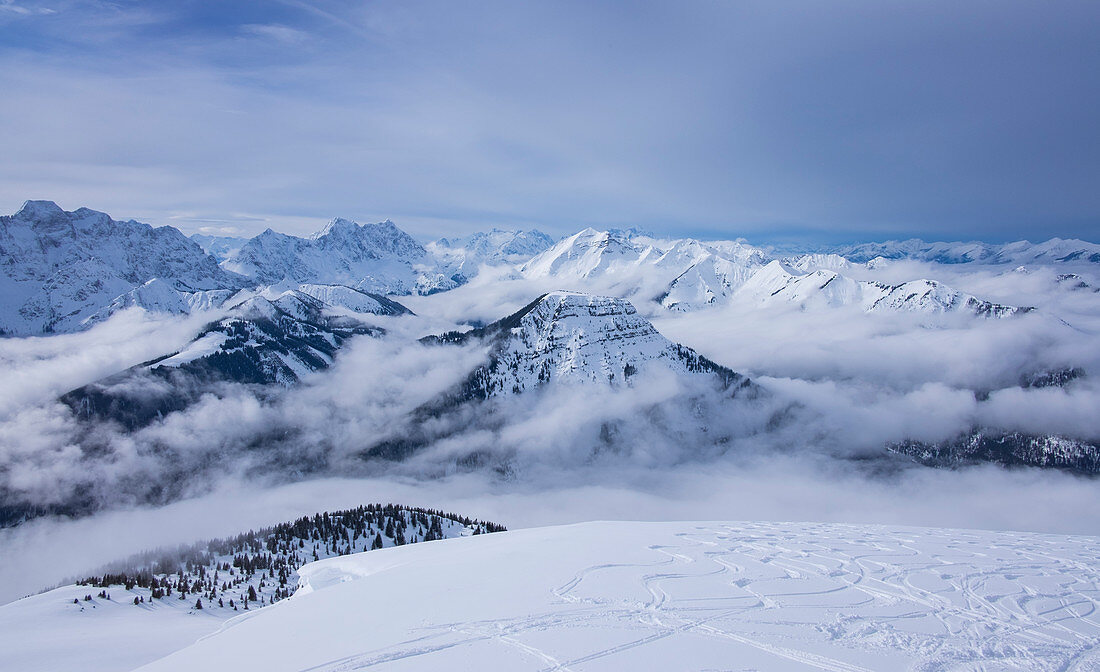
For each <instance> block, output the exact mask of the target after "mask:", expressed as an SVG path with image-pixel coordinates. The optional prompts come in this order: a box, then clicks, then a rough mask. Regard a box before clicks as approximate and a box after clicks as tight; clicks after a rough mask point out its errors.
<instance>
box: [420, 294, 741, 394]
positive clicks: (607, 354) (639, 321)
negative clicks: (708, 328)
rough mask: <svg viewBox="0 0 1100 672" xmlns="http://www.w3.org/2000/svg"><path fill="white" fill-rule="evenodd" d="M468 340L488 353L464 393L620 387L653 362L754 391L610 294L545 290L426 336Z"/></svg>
mask: <svg viewBox="0 0 1100 672" xmlns="http://www.w3.org/2000/svg"><path fill="white" fill-rule="evenodd" d="M471 339H480V340H481V341H482V342H485V343H487V344H489V346H490V358H489V361H488V362H487V363H486V364H485V365H483V366H481V367H479V368H478V369H476V370H475V371H474V372H473V373H472V374H471V375H470V377H469V378H468V379H467V381H466V382H465V383H464V385H463V395H464V396H465V397H467V398H478V399H488V398H491V397H494V396H498V395H502V394H517V393H520V392H523V391H525V390H531V389H534V388H537V387H539V386H541V385H545V384H548V383H551V382H561V383H573V382H599V383H606V384H608V385H611V386H619V385H626V384H629V383H630V379H631V377H632V376H634V375H636V374H638V373H641V372H644V371H646V370H648V369H652V368H654V367H659V368H661V369H664V370H671V371H673V372H674V373H677V374H686V375H699V374H701V375H705V376H709V377H713V378H714V379H715V380H716V381H720V382H721V384H722V385H723V387H724V388H725V389H732V390H734V391H735V392H739V391H749V390H753V389H755V386H754V385H753V384H752V383H751V382H750V381H749V380H748V378H745V377H744V376H742V375H740V374H738V373H735V372H733V371H730V370H729V369H727V368H725V367H723V366H720V365H718V364H715V363H714V362H712V361H710V360H709V359H707V358H705V357H703V356H702V355H699V354H698V353H696V352H695V351H694V350H692V349H691V348H687V347H684V346H682V345H679V344H677V343H673V342H672V341H669V340H668V339H667V338H665V337H664V336H662V335H661V334H660V333H658V332H657V330H656V329H655V328H654V327H653V325H652V324H650V323H649V321H648V320H646V319H645V318H643V317H642V316H640V315H638V312H637V310H635V308H634V306H633V305H632V304H631V303H630V302H629V301H626V300H623V299H618V298H614V297H606V296H591V295H587V294H580V293H575V292H560V291H559V292H551V293H549V294H545V295H543V296H540V297H539V298H537V299H535V300H534V301H532V302H531V303H530V304H528V305H527V306H525V307H524V308H522V309H521V310H519V311H518V312H516V313H514V314H512V315H510V316H508V317H506V318H504V319H503V320H500V321H498V322H494V323H493V324H490V325H488V326H486V327H483V328H481V329H474V330H472V331H468V332H463V333H451V334H444V335H443V336H440V337H433V338H432V339H430V342H438V343H453V342H466V341H469V340H471Z"/></svg>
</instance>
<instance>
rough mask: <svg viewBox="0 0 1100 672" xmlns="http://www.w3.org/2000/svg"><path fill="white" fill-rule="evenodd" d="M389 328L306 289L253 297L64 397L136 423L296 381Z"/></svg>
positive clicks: (86, 409)
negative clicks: (227, 394) (214, 398)
mask: <svg viewBox="0 0 1100 672" xmlns="http://www.w3.org/2000/svg"><path fill="white" fill-rule="evenodd" d="M381 333H382V332H381V330H380V329H377V328H375V327H367V326H365V325H363V324H361V323H359V322H357V321H356V320H354V319H352V318H348V317H342V316H334V315H331V314H330V312H329V310H328V306H327V305H326V304H325V303H323V302H322V301H320V300H318V299H316V298H314V297H312V296H310V295H308V294H305V293H303V292H299V291H296V290H288V291H286V292H283V293H282V294H279V295H277V296H274V297H272V298H267V297H266V296H263V295H253V296H249V297H248V298H245V299H244V300H242V301H241V302H240V303H237V304H236V305H234V306H232V307H231V308H230V309H229V312H228V315H227V316H226V317H224V318H222V319H220V320H218V321H216V322H213V323H211V324H210V325H208V326H207V327H206V328H205V329H203V330H202V332H200V333H199V334H198V336H196V337H195V339H194V340H193V341H192V342H191V343H190V344H189V345H188V346H187V347H185V348H183V349H182V350H180V351H179V352H176V353H172V354H169V355H166V356H164V357H161V358H159V359H156V360H153V361H151V362H147V363H145V364H142V365H139V366H135V367H132V368H130V369H128V370H126V371H124V372H122V373H119V374H116V375H113V376H110V377H108V378H106V379H104V380H101V381H99V382H96V383H92V384H90V385H85V386H84V387H81V388H79V389H76V390H73V391H71V392H69V393H67V394H65V395H64V396H63V397H62V398H61V400H62V401H63V402H65V403H66V404H68V405H69V406H70V407H71V408H72V409H73V410H74V412H75V413H77V415H78V416H79V417H82V418H87V419H109V420H113V421H115V422H119V423H120V424H122V425H123V426H125V427H128V428H131V429H132V428H136V427H140V426H142V425H145V424H148V423H149V422H152V421H153V420H156V419H157V418H160V417H163V416H165V415H167V414H168V413H171V412H173V411H178V410H181V409H184V408H186V407H188V406H190V405H191V404H193V403H194V402H195V401H197V400H198V399H199V398H200V397H201V396H202V395H203V394H205V393H208V392H212V391H215V390H216V389H217V388H218V386H219V385H220V384H222V383H227V382H232V383H244V384H251V385H281V386H287V385H292V384H294V383H295V382H297V381H298V379H299V378H301V377H302V376H304V375H306V374H307V373H310V372H312V371H318V370H321V369H326V368H328V367H329V366H331V364H332V362H333V360H334V358H335V357H336V353H337V351H338V350H339V349H340V347H341V346H342V345H343V344H344V343H345V342H346V341H347V340H348V339H349V338H351V337H352V336H355V335H359V334H368V335H375V336H376V335H380V334H381Z"/></svg>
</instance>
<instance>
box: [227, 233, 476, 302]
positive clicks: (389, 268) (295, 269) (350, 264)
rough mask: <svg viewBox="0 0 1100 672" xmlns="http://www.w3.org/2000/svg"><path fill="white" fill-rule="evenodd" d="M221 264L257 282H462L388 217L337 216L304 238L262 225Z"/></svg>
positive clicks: (383, 288) (418, 287) (443, 285)
mask: <svg viewBox="0 0 1100 672" xmlns="http://www.w3.org/2000/svg"><path fill="white" fill-rule="evenodd" d="M222 266H223V267H225V268H227V269H229V270H231V271H234V272H236V273H240V274H242V275H245V276H247V277H249V278H252V279H253V280H255V281H256V282H257V283H258V284H275V283H280V282H283V281H291V282H294V283H303V284H304V283H309V284H339V285H347V286H350V287H355V288H358V289H362V290H364V291H369V292H375V293H379V294H411V293H413V292H416V293H419V294H430V293H432V292H436V291H442V290H446V289H451V288H453V287H456V286H458V285H460V284H462V282H463V281H464V279H463V278H452V277H449V276H447V275H445V274H442V273H441V272H439V270H438V269H436V268H435V263H434V260H433V259H432V258H431V257H430V256H429V255H428V253H427V251H426V250H425V249H424V248H423V247H422V246H421V245H420V244H419V243H417V242H416V241H415V240H413V238H412V237H411V236H410V235H409V234H407V233H405V232H404V231H402V230H401V229H399V228H397V227H396V226H394V224H393V222H391V221H389V220H386V221H384V222H379V223H376V224H357V223H356V222H352V221H349V220H347V219H342V218H339V217H337V218H336V219H333V220H332V221H331V222H330V223H329V224H328V225H327V226H326V227H325V228H324V229H322V230H321V231H318V232H317V233H315V234H314V235H313V236H311V237H309V238H299V237H297V236H290V235H286V234H283V233H276V232H275V231H272V230H271V229H268V230H267V231H264V232H263V233H261V234H260V235H258V236H256V237H255V238H252V239H251V240H249V241H248V242H247V243H245V245H244V246H243V247H242V248H241V249H240V251H239V252H237V254H236V255H234V256H232V257H230V258H229V259H227V260H226V261H224V262H222Z"/></svg>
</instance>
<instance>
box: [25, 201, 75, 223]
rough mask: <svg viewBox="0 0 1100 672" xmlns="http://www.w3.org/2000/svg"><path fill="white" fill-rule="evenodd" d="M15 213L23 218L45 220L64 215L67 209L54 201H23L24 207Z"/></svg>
mask: <svg viewBox="0 0 1100 672" xmlns="http://www.w3.org/2000/svg"><path fill="white" fill-rule="evenodd" d="M15 215H16V217H19V218H21V219H31V220H43V219H55V218H57V217H63V216H64V215H65V211H64V210H62V209H61V206H59V205H58V204H57V203H54V202H53V201H23V207H21V208H19V212H17V213H15Z"/></svg>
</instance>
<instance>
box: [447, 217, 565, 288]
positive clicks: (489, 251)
mask: <svg viewBox="0 0 1100 672" xmlns="http://www.w3.org/2000/svg"><path fill="white" fill-rule="evenodd" d="M553 244H554V239H553V238H551V237H550V236H548V235H546V234H545V233H543V232H541V231H537V230H534V229H532V230H530V231H519V230H503V229H492V230H491V231H483V232H478V233H474V234H472V235H469V236H465V237H463V238H440V239H439V240H436V241H432V242H430V243H428V244H427V245H426V246H425V248H426V249H427V251H428V253H429V254H431V255H432V256H433V257H435V259H436V261H437V262H438V263H439V265H440V266H441V267H443V268H446V269H447V270H448V271H449V272H450V273H452V274H454V273H458V274H461V275H463V276H465V277H467V278H472V277H474V276H475V275H477V272H478V268H479V267H481V266H482V265H489V266H501V265H516V264H522V263H523V262H525V261H527V260H528V259H530V258H531V257H534V256H535V255H537V254H539V253H540V252H542V251H543V250H545V249H547V248H549V247H550V246H551V245H553Z"/></svg>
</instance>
